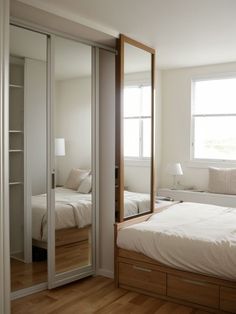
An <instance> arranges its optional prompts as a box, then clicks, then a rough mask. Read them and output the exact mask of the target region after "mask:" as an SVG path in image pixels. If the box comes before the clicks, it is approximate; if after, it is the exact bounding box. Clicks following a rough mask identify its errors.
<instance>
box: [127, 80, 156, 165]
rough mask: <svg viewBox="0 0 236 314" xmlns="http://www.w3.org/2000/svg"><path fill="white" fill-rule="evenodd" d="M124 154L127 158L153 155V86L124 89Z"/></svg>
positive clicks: (142, 157)
mask: <svg viewBox="0 0 236 314" xmlns="http://www.w3.org/2000/svg"><path fill="white" fill-rule="evenodd" d="M124 134H125V137H124V156H125V158H126V159H140V160H141V159H146V158H150V157H151V87H150V86H133V87H126V88H125V89H124Z"/></svg>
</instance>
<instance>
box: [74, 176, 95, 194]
mask: <svg viewBox="0 0 236 314" xmlns="http://www.w3.org/2000/svg"><path fill="white" fill-rule="evenodd" d="M91 190H92V176H91V175H89V176H87V177H86V178H84V180H83V181H82V182H81V183H80V185H79V188H78V190H77V192H78V193H83V194H87V193H90V192H91Z"/></svg>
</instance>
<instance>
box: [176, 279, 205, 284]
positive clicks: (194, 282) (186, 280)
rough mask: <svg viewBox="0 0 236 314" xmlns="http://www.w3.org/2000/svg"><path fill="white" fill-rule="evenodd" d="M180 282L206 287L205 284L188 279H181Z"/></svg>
mask: <svg viewBox="0 0 236 314" xmlns="http://www.w3.org/2000/svg"><path fill="white" fill-rule="evenodd" d="M181 280H182V281H184V282H188V283H192V284H194V285H198V286H207V284H205V283H204V282H199V281H194V280H190V279H181Z"/></svg>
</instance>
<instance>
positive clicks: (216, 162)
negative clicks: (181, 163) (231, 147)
mask: <svg viewBox="0 0 236 314" xmlns="http://www.w3.org/2000/svg"><path fill="white" fill-rule="evenodd" d="M224 78H225V79H227V78H236V72H228V73H220V74H219V73H215V74H211V75H205V76H196V77H194V78H192V80H191V113H190V115H191V118H190V122H191V127H190V130H191V135H190V162H189V163H188V166H190V167H194V168H208V167H210V166H215V167H223V168H226V167H236V160H229V159H207V158H195V157H194V148H195V145H194V138H195V133H194V131H195V125H194V122H195V119H194V118H195V117H206V116H208V117H213V116H215V117H216V116H236V114H193V110H194V99H195V95H194V91H195V88H194V85H195V83H196V82H199V81H206V80H220V79H224Z"/></svg>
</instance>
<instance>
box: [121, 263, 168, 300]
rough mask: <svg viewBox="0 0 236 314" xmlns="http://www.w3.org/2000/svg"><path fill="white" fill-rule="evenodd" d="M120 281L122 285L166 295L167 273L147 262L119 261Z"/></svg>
mask: <svg viewBox="0 0 236 314" xmlns="http://www.w3.org/2000/svg"><path fill="white" fill-rule="evenodd" d="M119 283H120V284H121V285H125V286H129V287H133V288H137V289H141V290H146V291H149V292H151V293H155V294H159V295H166V274H165V273H163V272H160V271H156V270H154V269H152V267H151V266H149V265H147V264H145V265H144V266H143V265H142V266H141V265H140V264H135V263H134V264H129V263H123V262H119Z"/></svg>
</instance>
